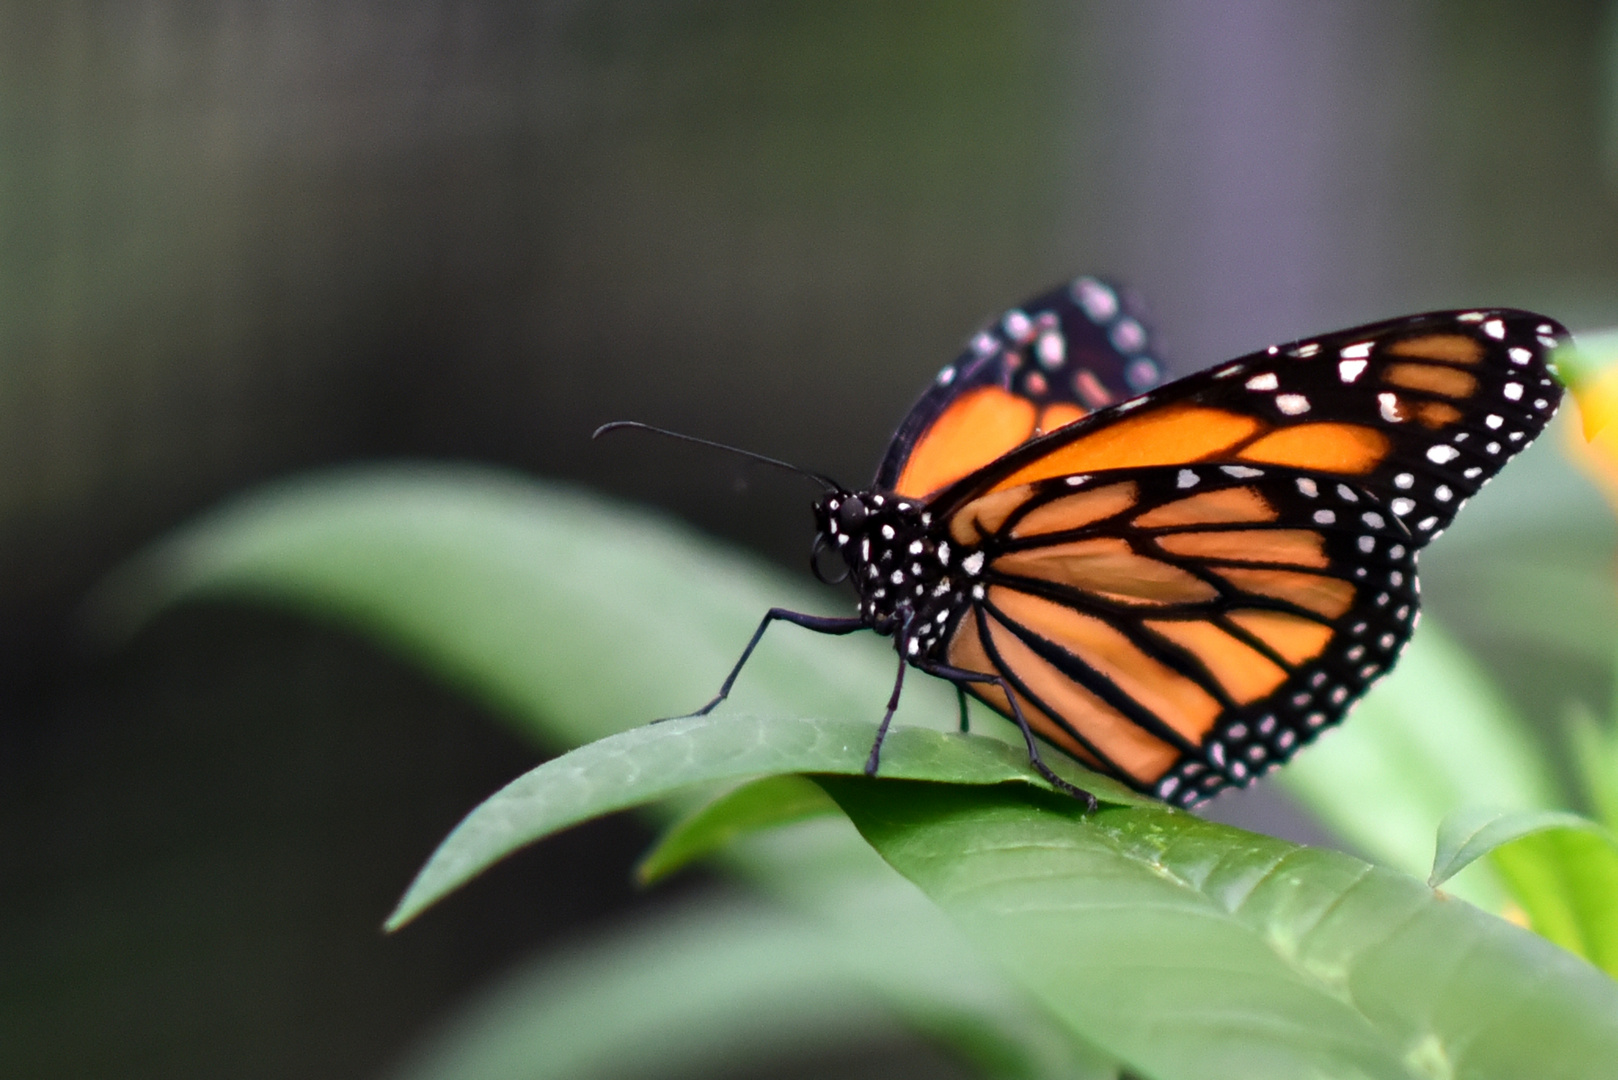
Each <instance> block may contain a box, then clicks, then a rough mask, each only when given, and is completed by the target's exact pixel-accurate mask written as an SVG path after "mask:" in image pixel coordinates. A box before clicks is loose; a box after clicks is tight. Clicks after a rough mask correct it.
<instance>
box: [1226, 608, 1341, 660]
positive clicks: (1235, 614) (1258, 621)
mask: <svg viewBox="0 0 1618 1080" xmlns="http://www.w3.org/2000/svg"><path fill="white" fill-rule="evenodd" d="M1226 618H1228V619H1229V620H1230V621H1231V622H1233V623H1235V624H1236V625H1237V626H1239V627H1241V628H1242V629H1243V630H1246V631H1247V632H1248V633H1249V634H1252V635H1253V636H1254V637H1256V638H1258V640H1260V641H1262V642H1263V643H1264V644H1266V645H1268V646H1269V647H1270V648H1271V649H1274V650H1275V652H1276V654H1277V655H1279V656H1280V657H1282V658H1283V659H1285V660H1286V662H1287V663H1289V664H1302V663H1305V662H1306V661H1309V660H1313V659H1314V658H1315V657H1317V656H1319V655H1320V654H1321V653H1323V652H1325V651H1326V646H1327V645H1328V644H1330V642H1331V638H1332V630H1331V627H1329V626H1326V625H1325V624H1324V623H1317V622H1314V621H1312V620H1310V619H1305V618H1304V617H1303V616H1301V615H1293V614H1291V613H1290V612H1286V611H1260V610H1258V609H1256V608H1247V609H1243V610H1241V611H1232V612H1231V613H1230V614H1229V615H1227V616H1226Z"/></svg>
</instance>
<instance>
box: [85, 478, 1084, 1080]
mask: <svg viewBox="0 0 1618 1080" xmlns="http://www.w3.org/2000/svg"><path fill="white" fill-rule="evenodd" d="M193 599H210V600H215V601H219V600H227V601H240V602H249V603H262V604H268V605H273V606H277V607H281V608H285V609H289V610H293V611H297V612H301V613H304V614H307V615H310V616H312V617H315V618H320V619H324V620H327V621H331V622H333V623H336V624H338V625H341V626H343V627H344V628H346V629H348V630H350V631H353V632H357V633H361V634H364V635H367V636H369V637H371V638H373V639H374V640H376V641H377V642H379V643H380V644H382V645H384V646H387V647H391V648H393V649H396V650H398V651H399V652H400V653H401V654H402V655H404V656H406V657H408V658H410V659H412V660H413V661H414V662H416V663H419V664H420V665H422V667H423V668H424V669H426V670H428V671H430V672H432V673H434V674H436V675H437V676H438V677H440V678H442V679H444V680H446V681H447V682H450V683H451V684H453V685H457V686H459V687H461V688H463V689H464V690H465V691H466V692H467V693H469V694H470V695H472V696H474V697H475V698H477V699H478V700H480V701H482V702H484V703H485V704H486V705H488V706H490V707H491V708H493V709H494V710H495V711H496V713H497V714H498V715H501V716H504V717H506V718H507V719H509V720H511V721H513V722H514V723H515V724H516V725H517V727H518V729H519V730H520V731H522V732H523V733H525V734H527V735H528V736H529V737H531V738H533V739H535V740H536V741H538V742H539V743H540V744H541V745H542V746H545V747H548V748H550V749H553V750H554V749H556V748H559V747H560V748H565V747H569V746H574V745H578V744H580V743H584V742H588V741H590V740H591V739H595V738H598V737H600V736H602V735H606V734H610V733H611V732H614V731H618V730H622V729H624V728H632V727H635V726H636V725H640V724H643V723H644V722H645V721H647V720H648V719H650V718H652V717H655V716H660V715H667V714H669V713H673V712H679V711H681V710H684V709H689V708H691V707H693V706H694V705H696V704H699V703H701V702H704V701H706V700H707V699H708V698H709V697H710V696H711V695H712V694H713V692H714V690H715V689H716V688H717V687H718V685H719V683H720V681H721V680H722V679H723V678H724V676H725V673H726V672H727V671H729V669H730V667H731V665H732V664H733V663H734V661H735V658H736V656H737V655H738V654H739V652H740V650H741V647H742V645H743V644H745V643H746V641H747V638H748V636H749V635H750V634H752V632H753V629H754V628H755V627H756V626H757V625H758V619H759V617H760V616H761V615H762V613H763V612H764V611H765V610H767V609H768V608H769V607H771V606H775V605H782V606H792V607H798V608H800V609H803V610H810V611H830V612H835V611H836V610H837V608H838V607H839V606H840V605H841V603H842V602H843V601H840V600H839V599H838V598H837V597H836V596H835V595H834V594H828V593H825V592H816V593H808V592H805V591H804V590H803V589H801V588H800V587H799V586H797V585H796V584H795V583H794V582H793V581H792V579H790V578H788V577H787V576H786V575H784V574H782V573H781V572H780V571H778V570H775V569H773V568H770V567H768V566H765V565H763V564H761V563H760V562H758V561H757V560H754V559H751V558H748V557H745V556H742V555H740V554H737V553H735V552H733V551H728V550H726V549H725V548H723V547H722V546H720V545H717V544H715V543H713V542H712V541H711V540H707V539H705V538H702V537H700V536H698V535H697V534H695V533H694V532H693V531H692V530H690V529H688V528H685V527H683V526H680V525H678V524H676V523H673V522H671V521H669V520H667V519H666V518H663V517H661V516H659V515H656V514H650V513H646V512H644V511H641V510H635V509H631V508H627V507H623V506H619V505H616V504H613V503H611V502H610V501H608V500H603V499H601V498H599V497H593V496H589V495H586V494H584V493H581V492H578V491H575V490H572V489H569V488H567V487H563V486H559V485H555V484H548V483H542V482H538V481H532V480H528V479H524V478H520V477H517V476H514V475H511V474H508V473H504V472H498V471H494V470H489V469H484V468H475V467H465V466H385V467H373V468H361V469H353V470H346V471H343V472H338V473H328V474H322V475H316V476H312V477H305V478H299V479H295V480H292V481H288V482H285V483H282V484H278V485H273V486H271V487H269V488H266V489H263V490H260V491H258V492H254V493H250V494H248V495H245V496H242V497H239V498H237V499H235V500H233V501H232V502H230V503H228V504H226V505H224V506H222V507H220V508H219V509H218V510H216V511H214V512H212V513H210V514H208V515H205V516H204V517H203V518H201V519H200V520H198V521H197V522H195V523H194V524H192V525H190V526H188V527H186V528H184V529H181V530H179V531H178V532H177V533H175V534H174V535H172V536H171V537H169V538H168V539H166V540H164V541H163V542H161V543H159V544H157V545H155V546H154V547H153V548H152V549H151V550H149V551H148V552H147V553H146V554H145V555H144V556H142V557H141V558H139V559H137V560H134V561H133V562H132V563H130V564H129V565H127V566H126V567H125V568H123V570H121V571H120V573H118V574H117V575H116V576H115V577H114V578H113V579H112V580H110V581H109V582H108V584H107V586H106V587H105V588H103V589H102V590H101V591H100V593H99V595H98V596H97V597H96V598H95V601H94V603H93V605H92V609H93V614H94V615H95V617H96V621H97V623H98V624H99V625H100V627H101V628H102V629H103V630H104V631H106V632H108V633H109V634H111V635H118V634H125V633H128V632H131V631H133V630H134V629H136V628H138V627H139V626H140V625H141V624H142V623H143V622H144V621H145V620H147V619H150V618H151V617H153V616H155V615H156V614H158V613H160V612H161V611H163V610H165V609H166V608H169V607H171V606H173V605H175V604H178V603H183V602H185V601H188V600H193ZM894 663H895V660H894V655H893V651H892V648H891V646H890V645H889V643H887V642H885V641H882V640H880V639H876V638H874V637H867V636H865V635H859V636H856V637H852V638H837V639H827V638H824V637H821V636H819V635H815V634H810V633H805V632H803V631H801V630H798V629H797V628H793V627H778V628H776V629H775V630H773V631H772V632H771V633H770V634H769V635H767V636H766V637H765V639H764V641H763V643H762V644H761V646H760V647H759V649H758V651H757V652H756V653H755V654H754V657H753V659H752V660H751V662H750V663H749V665H748V667H747V670H746V672H745V673H744V675H743V677H742V679H741V680H740V681H739V682H738V683H737V686H736V690H735V693H734V694H733V695H732V701H733V702H735V707H736V711H738V712H739V711H743V710H747V709H753V710H763V709H770V710H773V711H776V712H778V713H781V714H793V713H800V714H801V713H814V714H819V715H825V716H836V717H843V718H850V719H857V720H859V721H861V722H862V723H863V724H864V725H865V731H866V735H865V738H867V739H869V737H870V736H871V735H874V732H875V727H876V722H877V720H878V719H879V718H880V716H881V710H882V706H883V704H884V703H885V701H886V700H887V695H888V693H889V691H890V690H891V687H892V679H893V674H894ZM731 709H732V706H731V705H730V704H727V705H725V706H722V707H721V708H720V709H719V710H718V711H717V712H716V713H715V717H716V719H717V718H722V717H724V716H726V715H730V710H731ZM897 722H898V723H901V724H907V725H932V726H935V727H937V728H940V729H944V730H952V729H953V728H954V727H955V725H956V722H957V713H956V708H955V701H954V695H953V693H952V692H951V691H950V689H949V688H948V687H947V686H945V685H944V684H942V683H940V682H938V681H936V680H931V679H915V678H912V679H910V680H909V681H908V682H907V684H906V687H905V696H904V700H903V703H902V704H901V705H900V708H899V713H898V717H897ZM996 724H998V721H991V722H990V723H989V724H987V725H985V726H986V727H987V728H988V730H990V731H994V730H1001V731H1004V730H1005V728H1006V726H1005V725H999V727H998V728H997V727H996ZM1019 752H1020V751H1019ZM650 809H653V810H658V809H660V807H652V808H650ZM837 823H838V824H840V825H842V826H843V827H842V828H841V829H840V830H839V829H836V828H831V831H829V832H828V831H826V829H825V828H815V829H808V825H820V826H825V827H827V828H830V827H831V825H832V823H831V822H830V821H823V822H819V823H814V822H811V823H807V824H806V825H803V826H797V827H794V828H790V829H787V830H778V831H776V832H771V833H768V834H764V835H756V836H752V837H747V838H744V841H743V843H742V845H741V847H743V848H744V849H745V852H744V853H740V852H732V853H731V854H730V855H729V857H728V862H729V864H730V865H731V866H732V867H733V868H734V869H735V870H736V871H737V872H739V873H740V874H742V875H743V876H744V877H746V878H748V879H749V880H751V881H752V882H754V883H755V884H756V885H758V886H759V887H760V888H762V889H764V890H765V891H767V892H769V893H770V894H771V895H772V896H775V897H777V898H778V899H780V900H782V901H783V902H786V903H790V904H792V905H793V906H794V907H795V908H797V909H798V910H800V911H802V912H803V913H804V915H805V917H806V918H810V919H813V920H817V921H820V922H822V923H823V924H825V925H826V926H828V927H831V928H834V934H833V936H834V938H835V940H837V941H838V942H840V943H843V944H844V952H845V954H846V955H847V956H848V957H849V962H850V963H851V964H855V965H865V966H864V968H863V969H862V970H863V972H864V975H865V977H866V978H867V979H868V980H869V981H871V982H872V983H873V984H880V985H881V986H882V989H883V992H884V993H885V994H886V995H887V996H888V998H889V999H890V1000H891V1001H892V1002H894V1003H895V1007H897V1008H899V1009H901V1010H902V1011H905V1012H906V1015H910V1016H912V1019H913V1021H914V1022H916V1023H917V1024H918V1025H921V1026H923V1027H925V1028H926V1029H927V1030H929V1031H932V1032H933V1033H934V1034H936V1035H937V1036H938V1037H939V1038H940V1039H943V1040H945V1041H947V1042H949V1043H951V1044H952V1045H954V1046H956V1047H957V1048H959V1049H961V1050H962V1052H964V1053H968V1054H975V1053H977V1051H978V1049H979V1048H981V1047H982V1046H984V1045H988V1044H995V1045H998V1044H1000V1043H1003V1042H1005V1040H1004V1039H999V1038H998V1037H996V1038H991V1039H988V1040H987V1043H986V1042H985V1038H983V1037H981V1036H980V1034H979V1027H980V1025H981V1024H985V1023H986V1024H990V1025H991V1026H992V1027H994V1029H995V1030H1000V1029H1004V1030H1007V1031H1015V1032H1016V1033H1017V1037H1016V1040H1015V1041H1017V1042H1019V1043H1020V1044H1021V1045H1022V1046H1023V1047H1025V1048H1026V1049H1027V1050H1028V1053H1029V1054H1030V1055H1031V1060H1036V1061H1039V1062H1043V1063H1044V1064H1045V1066H1046V1067H1047V1073H1048V1074H1049V1075H1051V1076H1060V1075H1065V1074H1067V1073H1069V1072H1072V1071H1073V1070H1072V1069H1071V1068H1070V1066H1071V1064H1072V1062H1075V1061H1089V1060H1091V1058H1090V1056H1089V1055H1090V1053H1091V1052H1090V1051H1088V1050H1087V1049H1086V1048H1084V1047H1082V1046H1079V1045H1077V1043H1076V1041H1075V1037H1074V1036H1072V1035H1071V1034H1070V1033H1068V1032H1067V1031H1066V1030H1065V1029H1063V1028H1062V1027H1060V1026H1059V1025H1056V1024H1055V1023H1054V1022H1053V1021H1051V1020H1050V1019H1049V1018H1048V1017H1047V1016H1046V1015H1045V1014H1044V1013H1043V1012H1042V1011H1041V1010H1039V1009H1038V1008H1037V1007H1035V1006H1033V1005H1032V1004H1031V1003H1030V1002H1028V1001H1027V1000H1026V998H1025V997H1024V995H1022V993H1021V992H1020V991H1018V990H1017V989H1016V988H1014V987H1011V986H1009V985H1008V984H1007V983H1006V982H1005V981H1004V980H1003V979H1002V978H1001V977H1000V975H999V974H998V973H997V972H996V971H995V970H993V969H992V968H989V967H986V966H985V965H983V964H982V962H981V961H980V960H979V959H978V958H977V956H976V955H975V953H974V952H973V950H972V949H971V948H970V947H969V946H968V945H967V944H966V943H965V942H964V941H962V940H961V938H960V936H959V935H958V934H957V933H956V932H955V930H954V929H953V927H951V926H950V925H949V924H948V923H946V922H944V921H943V920H942V919H941V917H940V916H939V915H938V914H937V911H936V909H935V908H934V907H933V906H932V905H931V904H930V903H929V902H928V901H927V900H926V899H925V898H924V897H922V896H921V895H920V894H919V893H917V892H916V891H915V890H914V888H913V887H911V886H910V885H909V884H908V883H906V882H903V881H902V880H901V879H899V878H897V876H896V875H894V874H893V872H892V871H891V870H889V869H888V868H887V866H886V865H885V864H883V863H882V862H881V860H880V859H878V858H877V857H876V856H875V854H874V853H872V852H871V851H870V849H869V848H868V847H867V846H866V845H865V844H864V842H863V841H861V840H860V839H859V837H858V835H857V834H855V833H854V831H853V829H852V828H851V827H848V826H847V824H846V820H844V819H842V818H841V817H839V818H838V819H837ZM806 829H807V830H808V831H807V832H806V831H805V830H806ZM810 837H813V838H815V842H814V843H810V844H808V846H807V847H806V846H805V844H806V840H807V839H808V838H810ZM894 927H900V928H903V933H902V934H899V933H896V932H895V931H894V930H893V928H894ZM900 938H902V939H903V940H904V942H905V943H906V944H907V945H908V946H909V948H910V953H911V956H912V959H911V960H910V961H909V962H908V963H901V964H887V965H885V964H882V963H880V962H878V960H877V958H881V957H885V956H887V955H888V954H887V953H885V952H884V948H886V947H887V946H888V945H890V944H892V943H894V942H895V941H896V940H897V939H900ZM945 986H947V987H950V988H951V989H952V990H953V991H954V992H955V993H956V994H957V995H958V997H959V998H960V1000H961V1001H962V1005H961V1008H960V1010H959V1011H960V1012H961V1014H962V1016H964V1015H965V1014H966V1013H968V1012H970V1013H971V1014H972V1016H973V1018H974V1019H973V1020H972V1021H971V1022H967V1021H966V1020H964V1019H959V1018H958V1022H951V1023H947V1024H942V1025H937V1026H929V1025H928V1022H927V1018H928V1017H930V1016H931V1015H933V1013H932V1011H931V1006H929V1005H927V1004H926V1003H927V1002H930V1001H932V1000H933V998H934V997H936V995H937V993H938V992H939V988H940V987H945ZM911 1001H916V1002H920V1004H919V1005H918V1006H917V1008H916V1009H914V1010H910V1009H908V1008H907V1003H908V1002H911Z"/></svg>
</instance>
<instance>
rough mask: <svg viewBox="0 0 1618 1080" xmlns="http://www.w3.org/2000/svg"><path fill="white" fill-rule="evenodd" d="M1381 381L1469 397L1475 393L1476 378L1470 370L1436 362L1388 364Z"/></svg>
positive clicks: (1436, 392) (1455, 396)
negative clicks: (1443, 365) (1444, 365)
mask: <svg viewBox="0 0 1618 1080" xmlns="http://www.w3.org/2000/svg"><path fill="white" fill-rule="evenodd" d="M1382 381H1383V382H1385V383H1387V384H1388V385H1390V386H1402V387H1404V388H1405V389H1406V390H1425V391H1426V392H1427V393H1429V394H1441V395H1443V396H1444V397H1447V398H1461V399H1464V398H1469V397H1471V396H1472V395H1473V394H1475V393H1477V389H1478V380H1477V377H1476V376H1475V375H1472V374H1471V373H1470V372H1466V371H1462V370H1460V369H1459V368H1452V367H1440V366H1439V365H1437V364H1389V365H1388V368H1387V370H1386V371H1384V372H1383V373H1382Z"/></svg>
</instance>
